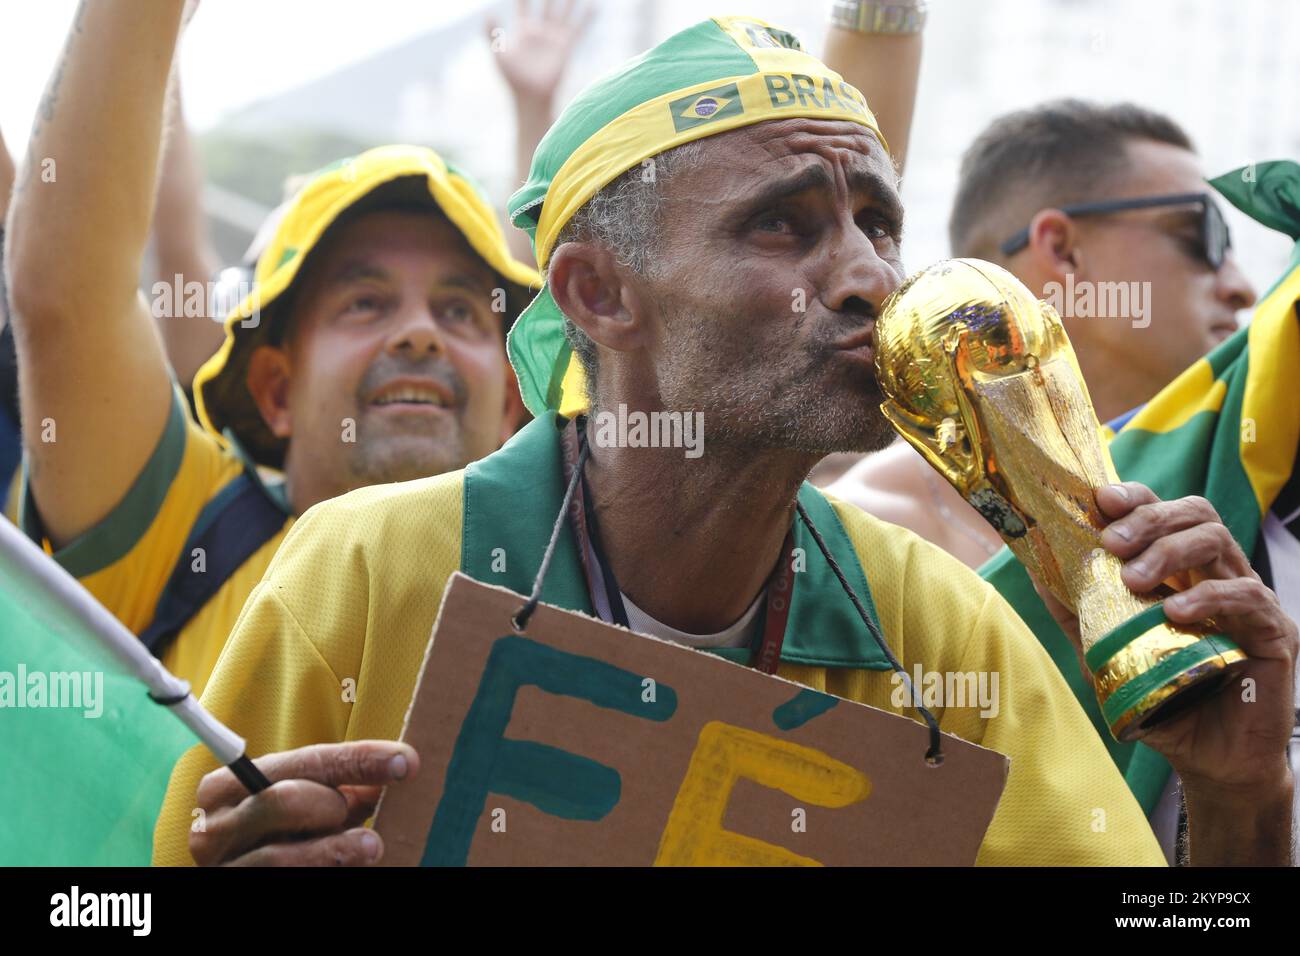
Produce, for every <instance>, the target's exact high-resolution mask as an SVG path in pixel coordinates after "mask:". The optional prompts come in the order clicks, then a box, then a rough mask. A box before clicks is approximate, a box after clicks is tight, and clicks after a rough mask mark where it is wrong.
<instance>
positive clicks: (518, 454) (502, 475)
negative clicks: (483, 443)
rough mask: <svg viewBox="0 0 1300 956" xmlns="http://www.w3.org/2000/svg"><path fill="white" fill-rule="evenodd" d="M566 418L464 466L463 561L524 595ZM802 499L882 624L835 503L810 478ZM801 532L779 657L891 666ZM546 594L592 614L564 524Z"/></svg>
mask: <svg viewBox="0 0 1300 956" xmlns="http://www.w3.org/2000/svg"><path fill="white" fill-rule="evenodd" d="M564 423H565V422H564V419H561V418H558V417H556V416H553V415H544V416H542V417H540V418H537V419H535V420H534V421H532V422H531V423H529V424H528V425H527V426H526V427H525V428H523V429H522V430H521V431H520V432H519V433H518V434H516V435H515V436H514V437H513V438H512V439H511V440H510V441H509V442H508V443H507V444H506V445H505V446H504V447H503V448H502V449H501V450H500V451H497V452H496V453H494V454H492V455H489V456H488V457H487V458H484V459H482V460H481V461H477V462H474V463H473V464H471V465H470V466H469V467H468V468H466V469H465V486H464V487H465V491H464V501H463V504H464V524H463V533H462V537H461V558H460V567H461V570H462V571H464V572H465V573H466V574H468V575H469V576H470V577H472V578H474V579H476V580H478V581H482V582H484V583H485V584H496V585H500V586H502V587H507V588H510V589H511V590H512V591H515V592H516V593H518V594H530V593H531V592H532V588H533V580H534V578H536V576H537V568H538V565H539V564H541V559H542V554H543V552H545V550H546V545H547V543H548V542H549V540H550V536H551V529H552V527H554V524H555V518H556V515H557V514H558V513H559V510H560V503H561V502H562V501H563V500H564V471H563V463H562V457H561V450H560V431H559V427H562V426H563V425H564ZM799 500H800V502H802V504H803V506H804V508H805V509H806V510H807V512H808V514H809V516H810V517H811V518H812V520H813V523H814V524H815V525H816V526H817V530H818V531H820V532H821V534H822V537H823V538H824V539H825V541H826V544H827V547H829V548H830V551H831V553H832V554H833V555H834V556H835V559H836V561H837V562H838V563H839V565H840V569H841V570H842V571H843V572H844V575H845V577H847V578H848V580H849V583H850V584H852V585H853V588H854V589H855V590H856V591H857V593H858V597H859V598H860V599H861V601H862V603H863V606H864V607H865V608H866V610H867V613H868V614H870V615H871V618H872V621H873V622H874V623H875V624H876V626H877V627H879V625H880V621H879V618H878V616H877V614H876V608H875V604H874V602H873V601H872V599H871V591H870V589H869V588H868V587H867V579H866V575H865V574H863V572H862V564H861V562H860V561H859V558H858V554H857V552H856V550H855V549H854V547H853V544H852V542H851V541H849V537H848V534H847V533H846V532H845V530H844V526H843V525H842V524H841V523H840V520H839V517H838V516H837V515H836V514H835V510H834V509H833V508H832V507H831V505H830V502H828V501H827V500H826V498H825V497H824V496H823V495H822V494H821V492H819V491H818V490H817V489H816V488H814V487H813V486H812V485H809V484H808V483H806V482H805V483H804V485H803V486H802V487H801V488H800V489H799ZM794 540H795V547H796V548H801V549H803V551H802V554H803V556H804V559H805V566H804V570H802V571H799V572H798V573H797V574H796V576H795V588H794V599H793V601H792V603H791V607H790V621H789V624H788V625H787V629H786V636H785V643H784V645H783V646H782V648H781V660H783V661H785V662H787V663H790V664H806V665H811V666H816V667H856V668H866V669H868V670H890V669H891V668H890V664H889V661H888V660H887V659H886V658H885V656H884V654H883V652H882V651H881V649H880V648H879V647H878V646H877V645H876V642H875V641H874V640H873V639H872V637H871V634H870V632H868V630H867V628H866V626H865V625H864V624H863V623H862V619H861V618H860V617H859V616H858V613H857V611H856V610H855V609H854V607H853V604H852V603H851V602H850V601H849V598H848V595H846V594H845V593H844V590H843V588H841V587H840V584H839V581H837V580H836V578H835V574H834V572H833V571H832V570H831V568H830V566H829V565H828V564H827V562H826V559H825V558H824V557H823V556H822V553H821V551H820V549H819V548H818V547H817V543H816V542H815V541H814V540H813V538H812V535H811V534H809V532H808V529H807V527H805V526H804V524H803V522H802V521H795V525H794ZM542 600H543V601H544V602H546V603H547V604H553V605H556V606H558V607H563V608H567V609H569V610H572V611H579V612H581V613H583V614H587V615H590V616H593V617H594V616H595V613H594V611H593V610H592V605H591V598H590V595H588V593H587V581H586V578H585V576H584V575H583V572H582V566H581V564H580V563H579V561H578V545H577V540H576V537H575V535H574V534H573V530H572V527H571V526H570V525H568V524H567V523H566V527H565V530H564V533H562V534H561V535H560V540H559V542H558V544H557V545H556V551H555V556H554V557H553V558H552V559H551V567H550V570H549V571H548V572H547V575H546V580H545V581H544V582H543V585H542ZM710 653H714V654H717V655H718V656H720V657H725V658H727V659H729V660H736V661H740V662H742V663H744V662H746V661H747V660H748V657H749V649H748V648H743V647H737V648H717V649H714V650H712V651H710Z"/></svg>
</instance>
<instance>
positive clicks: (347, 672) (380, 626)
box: [154, 472, 461, 866]
mask: <svg viewBox="0 0 1300 956" xmlns="http://www.w3.org/2000/svg"><path fill="white" fill-rule="evenodd" d="M460 509H461V476H460V473H459V472H456V473H452V474H449V475H440V476H437V477H435V478H429V479H422V480H420V481H419V482H405V483H402V484H395V485H377V486H374V487H371V488H363V489H360V490H358V491H354V492H351V493H350V494H347V495H344V496H342V497H341V498H335V499H333V500H331V501H326V502H323V503H321V504H319V505H316V506H315V507H313V508H310V509H309V510H308V511H307V512H306V513H305V514H304V515H303V516H302V517H301V518H300V519H299V520H298V521H297V523H296V524H295V525H294V526H293V528H292V529H291V530H290V531H289V534H288V535H287V536H286V537H285V540H284V544H283V545H281V547H280V550H279V551H278V552H277V553H276V555H275V557H274V559H272V561H271V564H270V567H268V568H267V571H266V575H265V577H264V578H263V579H262V581H261V583H260V584H258V585H257V587H256V588H255V589H254V591H253V593H252V594H251V595H250V596H249V599H248V602H247V603H246V604H245V605H244V608H243V610H242V611H241V612H240V615H239V618H238V620H237V621H236V622H235V626H234V629H233V630H232V631H231V635H230V639H229V641H227V643H226V646H225V649H224V650H223V651H222V652H221V657H220V659H219V660H218V661H217V666H216V670H215V671H214V672H213V674H212V677H211V679H210V680H209V681H208V685H207V688H206V689H205V690H204V692H203V697H202V703H203V705H204V706H205V707H206V708H207V709H208V710H209V711H211V712H212V714H213V715H214V716H215V717H216V718H217V719H218V720H220V721H222V722H223V723H224V724H226V726H228V727H230V728H231V729H232V730H233V731H235V733H237V734H239V735H240V736H242V737H243V738H244V739H245V740H246V742H247V750H246V752H247V753H248V754H249V756H251V757H259V756H262V755H263V754H268V753H277V752H280V751H285V750H293V749H295V748H298V747H305V746H308V745H310V744H316V743H332V742H338V741H343V740H363V739H372V738H381V739H397V738H398V737H399V736H400V735H401V731H402V723H403V720H404V718H405V715H406V710H407V707H408V705H409V704H410V701H411V694H412V692H413V690H414V687H415V681H416V678H417V677H418V675H419V671H420V665H421V662H422V661H423V659H424V651H425V648H426V646H427V645H428V641H429V635H430V633H431V631H432V628H433V622H434V618H435V617H436V615H437V609H438V603H439V601H440V600H441V598H442V592H443V588H444V586H445V584H446V581H447V578H448V577H449V576H450V574H451V573H452V571H454V570H456V568H457V567H459V564H460V514H461V511H460ZM215 769H217V763H216V760H215V758H213V757H212V755H211V754H210V753H208V751H207V750H206V749H205V748H203V747H195V748H193V749H191V750H190V751H188V752H187V753H186V754H185V755H184V756H183V757H182V758H181V759H180V761H179V762H178V763H177V765H176V769H175V770H174V771H173V773H172V778H171V782H170V784H169V786H168V789H167V796H166V798H165V799H164V801H163V808H162V813H161V814H160V816H159V818H158V824H157V826H156V828H155V831H154V863H155V864H156V865H164V866H181V865H193V860H192V859H191V857H190V854H189V845H188V841H189V831H190V826H191V824H192V823H193V822H194V816H193V811H194V795H195V793H196V792H197V791H198V785H199V781H200V780H202V778H203V776H204V774H206V773H208V772H210V771H212V770H215Z"/></svg>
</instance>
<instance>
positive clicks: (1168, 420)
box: [980, 161, 1300, 815]
mask: <svg viewBox="0 0 1300 956" xmlns="http://www.w3.org/2000/svg"><path fill="white" fill-rule="evenodd" d="M1211 184H1212V185H1213V186H1214V187H1215V188H1216V189H1218V190H1219V192H1220V193H1222V194H1223V195H1224V196H1225V197H1227V199H1228V200H1229V201H1230V202H1231V203H1232V204H1233V205H1234V206H1236V207H1237V208H1239V209H1241V210H1242V211H1243V212H1245V213H1246V214H1247V215H1249V216H1251V217H1252V218H1254V219H1256V220H1258V221H1259V222H1261V223H1263V224H1264V225H1266V226H1269V227H1270V228H1272V229H1277V230H1279V231H1281V232H1284V233H1286V234H1287V235H1288V236H1290V237H1291V238H1292V239H1295V240H1300V165H1297V164H1296V163H1294V162H1290V161H1279V162H1272V163H1260V164H1258V165H1254V166H1248V167H1245V168H1243V169H1238V170H1235V171H1233V172H1231V173H1227V174H1225V175H1223V176H1220V177H1218V178H1217V179H1214V180H1211ZM1298 300H1300V241H1297V244H1296V248H1295V250H1293V252H1292V255H1291V261H1290V263H1289V264H1288V266H1287V271H1286V272H1285V274H1284V275H1283V276H1282V278H1281V279H1279V280H1278V281H1277V282H1276V283H1275V284H1274V285H1273V287H1272V288H1271V289H1270V290H1269V292H1268V293H1267V294H1266V295H1265V297H1264V298H1263V300H1262V301H1261V302H1260V303H1259V305H1258V306H1257V307H1256V309H1255V314H1254V316H1253V317H1252V319H1251V322H1250V324H1249V325H1248V326H1247V327H1246V328H1243V329H1242V330H1240V331H1239V332H1237V334H1236V335H1234V336H1232V337H1231V338H1230V339H1227V340H1226V341H1225V342H1223V343H1222V344H1220V345H1219V346H1218V347H1217V348H1216V349H1215V350H1214V351H1213V352H1211V353H1210V354H1209V355H1207V356H1205V357H1204V358H1203V359H1201V360H1200V361H1198V362H1197V363H1196V364H1195V365H1193V366H1191V367H1190V368H1188V369H1187V371H1185V372H1183V374H1182V375H1180V376H1178V378H1176V379H1174V380H1173V381H1172V382H1170V383H1169V384H1168V385H1167V386H1165V388H1164V389H1163V390H1162V391H1160V392H1159V393H1158V394H1157V395H1156V396H1155V397H1154V398H1153V399H1151V401H1149V402H1148V403H1147V404H1146V405H1144V406H1142V407H1141V408H1140V409H1138V410H1137V411H1136V412H1135V413H1131V415H1130V416H1126V417H1125V418H1122V419H1120V420H1119V421H1117V422H1116V423H1114V424H1115V425H1119V426H1120V427H1119V430H1118V432H1117V433H1116V434H1115V437H1114V438H1113V439H1112V440H1111V443H1110V453H1111V457H1112V458H1113V459H1114V461H1115V469H1116V471H1118V472H1119V475H1120V477H1121V478H1124V479H1125V480H1132V481H1140V482H1142V483H1143V484H1146V485H1148V486H1149V487H1150V488H1151V489H1152V490H1153V491H1154V492H1155V493H1156V494H1157V495H1159V496H1160V497H1161V498H1163V499H1170V498H1181V497H1184V496H1186V495H1201V496H1203V497H1205V498H1208V499H1209V500H1210V502H1211V503H1213V505H1214V506H1215V508H1217V509H1218V512H1219V514H1220V516H1222V518H1223V522H1224V524H1226V525H1227V526H1228V529H1229V530H1230V531H1231V532H1232V535H1233V537H1234V538H1236V539H1237V543H1238V544H1239V545H1241V549H1242V550H1243V551H1244V552H1245V553H1246V554H1247V555H1250V554H1252V553H1253V552H1254V550H1255V546H1256V543H1257V540H1258V538H1259V532H1260V524H1261V522H1262V520H1263V516H1264V515H1265V514H1267V513H1268V510H1269V509H1270V508H1271V507H1272V505H1273V502H1274V500H1276V498H1277V496H1278V493H1279V492H1280V491H1281V490H1282V488H1283V486H1284V485H1285V484H1286V483H1287V480H1288V479H1289V478H1290V476H1291V469H1292V468H1293V467H1294V464H1295V459H1296V448H1297V445H1300V400H1297V398H1296V394H1297V388H1300V385H1297V383H1300V316H1298V315H1297V309H1296V304H1297V301H1298ZM980 574H981V575H982V576H983V577H984V578H985V579H986V580H988V581H989V582H990V583H991V584H993V586H994V587H996V588H997V589H998V591H999V592H1001V594H1002V596H1003V597H1005V598H1006V599H1007V600H1008V601H1009V602H1010V603H1011V605H1012V607H1014V608H1015V609H1016V611H1017V612H1018V613H1019V614H1020V616H1021V617H1022V618H1023V619H1024V620H1025V623H1027V624H1028V625H1029V627H1030V629H1031V630H1033V632H1034V633H1035V634H1036V635H1037V636H1038V639H1039V640H1040V641H1041V642H1042V644H1043V646H1044V647H1045V648H1046V649H1047V651H1048V653H1049V654H1050V655H1051V656H1052V660H1053V661H1054V662H1055V663H1056V666H1057V667H1058V668H1059V669H1060V671H1061V673H1062V675H1064V677H1065V679H1066V681H1067V682H1068V683H1069V685H1070V688H1071V689H1072V690H1073V691H1074V694H1075V696H1076V697H1077V698H1078V699H1079V702H1080V703H1081V704H1082V705H1083V708H1084V710H1085V711H1086V712H1087V714H1088V716H1089V717H1090V718H1091V719H1092V722H1093V725H1094V726H1095V727H1096V728H1097V733H1098V734H1099V735H1100V736H1101V738H1102V740H1103V741H1104V742H1105V743H1106V746H1107V747H1108V748H1109V750H1110V754H1111V756H1112V757H1113V758H1114V760H1115V763H1116V764H1117V765H1118V766H1119V769H1120V771H1121V772H1122V773H1123V774H1124V777H1125V780H1126V781H1127V782H1128V785H1129V788H1130V789H1131V790H1132V791H1133V794H1134V796H1136V797H1137V799H1138V802H1139V803H1141V804H1142V808H1143V809H1144V810H1145V811H1146V812H1147V814H1148V815H1150V813H1151V812H1152V811H1153V810H1154V809H1155V806H1156V804H1157V802H1158V801H1159V799H1160V793H1161V791H1162V790H1163V789H1164V786H1165V783H1166V782H1167V780H1168V778H1169V764H1168V763H1167V762H1166V761H1165V759H1164V758H1163V757H1161V756H1160V755H1159V754H1157V753H1156V752H1155V751H1153V750H1151V749H1150V748H1149V747H1146V746H1145V745H1143V744H1140V743H1138V744H1121V743H1118V742H1117V741H1115V739H1114V738H1112V737H1111V735H1110V733H1109V731H1108V730H1107V729H1106V722H1105V720H1104V719H1103V718H1102V716H1101V712H1100V710H1099V708H1098V706H1097V698H1096V696H1095V695H1094V693H1093V690H1092V688H1091V687H1090V686H1089V685H1088V683H1087V681H1085V680H1084V677H1083V675H1082V674H1081V673H1080V670H1079V661H1078V658H1077V656H1076V655H1075V653H1074V650H1073V648H1072V647H1071V646H1070V642H1069V639H1068V638H1067V637H1066V636H1065V634H1064V633H1062V631H1061V629H1060V628H1059V627H1057V626H1056V622H1055V621H1054V620H1053V619H1052V617H1051V615H1050V614H1049V613H1048V611H1047V608H1046V606H1045V605H1044V604H1043V602H1042V600H1040V599H1039V597H1038V594H1037V593H1036V592H1035V591H1034V588H1033V585H1032V584H1031V583H1030V581H1029V576H1028V574H1026V573H1025V569H1024V567H1023V566H1022V565H1021V564H1020V562H1019V561H1018V560H1017V559H1016V558H1015V556H1014V555H1013V554H1011V552H1010V551H1009V550H1007V549H1005V548H1004V549H1003V550H1002V552H1001V553H999V554H998V555H997V556H995V557H994V558H993V559H992V560H991V561H989V562H988V563H987V564H986V565H984V567H982V568H981V569H980Z"/></svg>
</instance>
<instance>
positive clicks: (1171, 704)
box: [1086, 604, 1246, 743]
mask: <svg viewBox="0 0 1300 956" xmlns="http://www.w3.org/2000/svg"><path fill="white" fill-rule="evenodd" d="M1086 660H1087V663H1088V666H1089V668H1090V669H1091V670H1092V672H1093V675H1094V683H1095V685H1096V688H1097V701H1098V703H1099V704H1100V705H1101V712H1102V716H1103V717H1104V718H1105V719H1106V724H1107V726H1109V727H1110V732H1111V734H1112V735H1113V736H1114V737H1115V739H1116V740H1119V741H1121V742H1125V743H1127V742H1130V741H1134V740H1139V739H1141V738H1142V737H1143V736H1145V735H1146V734H1147V733H1148V732H1149V731H1151V730H1152V729H1154V728H1155V727H1156V726H1157V725H1159V724H1161V723H1164V722H1165V721H1167V720H1169V719H1170V718H1172V717H1176V716H1178V715H1179V714H1181V713H1183V712H1184V711H1185V710H1187V709H1188V708H1189V707H1192V706H1194V705H1195V704H1197V703H1199V702H1200V701H1202V700H1204V699H1205V698H1207V697H1209V696H1211V695H1213V694H1214V693H1215V692H1216V691H1218V690H1220V689H1221V688H1222V687H1223V686H1224V685H1225V684H1226V683H1227V682H1228V680H1229V679H1230V678H1231V676H1232V675H1233V674H1234V673H1235V672H1236V671H1237V670H1239V669H1240V668H1241V666H1242V665H1243V664H1244V663H1245V661H1246V655H1245V654H1244V653H1243V652H1242V650H1241V649H1240V648H1239V647H1237V645H1236V644H1234V643H1233V642H1232V641H1230V640H1228V638H1226V637H1223V636H1222V635H1218V634H1210V635H1202V634H1197V633H1194V632H1190V631H1186V630H1183V629H1182V628H1181V627H1179V626H1178V625H1173V624H1170V623H1169V621H1168V619H1166V617H1165V613H1164V607H1163V605H1160V604H1157V605H1155V606H1154V607H1151V608H1148V609H1147V610H1146V611H1144V612H1142V613H1141V614H1139V615H1138V616H1137V617H1135V618H1133V619H1132V620H1130V621H1128V622H1127V623H1126V624H1124V625H1122V626H1121V627H1118V628H1116V629H1115V630H1114V631H1112V632H1111V633H1110V634H1107V635H1106V636H1105V637H1104V638H1102V639H1101V640H1100V641H1098V642H1097V643H1096V644H1095V645H1093V647H1092V648H1091V649H1090V650H1089V651H1088V653H1087V655H1086Z"/></svg>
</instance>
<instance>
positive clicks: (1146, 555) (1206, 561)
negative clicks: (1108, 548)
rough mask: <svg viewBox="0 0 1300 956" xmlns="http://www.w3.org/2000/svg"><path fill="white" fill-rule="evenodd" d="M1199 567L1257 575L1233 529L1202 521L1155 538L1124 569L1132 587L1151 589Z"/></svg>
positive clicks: (1213, 573)
mask: <svg viewBox="0 0 1300 956" xmlns="http://www.w3.org/2000/svg"><path fill="white" fill-rule="evenodd" d="M1188 571H1196V572H1198V573H1199V575H1200V576H1202V577H1207V578H1221V579H1231V578H1237V577H1245V578H1251V579H1255V578H1256V575H1255V573H1254V572H1253V571H1252V570H1251V568H1250V564H1249V563H1248V562H1247V561H1246V560H1245V556H1244V555H1242V554H1241V549H1240V548H1238V547H1237V542H1236V541H1235V540H1233V537H1232V533H1231V532H1230V531H1228V529H1227V528H1226V527H1224V526H1223V525H1221V524H1211V523H1205V524H1198V525H1194V526H1192V527H1189V528H1184V529H1182V530H1179V531H1171V532H1169V533H1167V534H1165V535H1163V536H1162V537H1159V538H1157V539H1155V540H1154V541H1153V542H1151V544H1149V545H1148V546H1147V547H1146V548H1145V549H1143V550H1142V551H1140V552H1138V553H1137V554H1136V556H1135V557H1133V558H1132V560H1130V561H1128V562H1127V563H1125V565H1124V568H1123V570H1122V571H1121V577H1122V578H1123V580H1124V583H1125V584H1126V585H1128V586H1129V587H1130V588H1131V589H1132V590H1134V591H1137V592H1139V593H1142V592H1144V591H1150V590H1152V589H1153V588H1154V587H1156V585H1158V584H1159V583H1160V582H1161V581H1164V580H1165V579H1166V578H1172V577H1175V576H1177V575H1181V574H1183V573H1184V572H1188Z"/></svg>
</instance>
